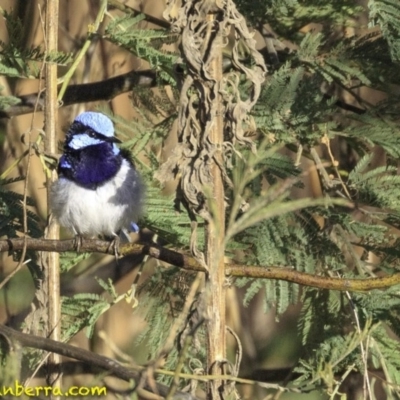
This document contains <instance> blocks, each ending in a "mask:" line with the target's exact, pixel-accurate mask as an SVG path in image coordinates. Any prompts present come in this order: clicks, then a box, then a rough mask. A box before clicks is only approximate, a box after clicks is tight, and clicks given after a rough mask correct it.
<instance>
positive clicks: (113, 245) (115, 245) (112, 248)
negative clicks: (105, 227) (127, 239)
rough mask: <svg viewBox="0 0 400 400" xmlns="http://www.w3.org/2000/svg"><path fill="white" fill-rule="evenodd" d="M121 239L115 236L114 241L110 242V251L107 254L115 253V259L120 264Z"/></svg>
mask: <svg viewBox="0 0 400 400" xmlns="http://www.w3.org/2000/svg"><path fill="white" fill-rule="evenodd" d="M120 241H121V239H120V237H119V236H118V235H117V234H114V239H113V240H112V241H111V242H110V244H109V245H108V249H107V252H111V251H113V252H114V255H115V259H116V260H117V262H118V257H119V244H120Z"/></svg>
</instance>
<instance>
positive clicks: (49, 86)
mask: <svg viewBox="0 0 400 400" xmlns="http://www.w3.org/2000/svg"><path fill="white" fill-rule="evenodd" d="M57 31H58V0H47V1H46V22H45V34H46V39H45V40H46V50H47V54H51V53H52V52H55V51H57V39H58V34H57V33H58V32H57ZM45 82H46V95H45V111H44V116H45V124H44V130H45V133H46V140H45V152H46V153H50V154H55V153H57V135H56V129H57V113H58V101H57V64H55V63H52V62H47V63H46V67H45ZM56 179H57V174H56V172H55V171H52V172H51V175H50V178H47V187H48V188H49V187H50V185H51V183H52V182H54V181H55V180H56ZM49 194H50V192H49V191H48V192H47V205H48V206H49ZM48 208H49V207H48ZM46 238H48V239H55V240H57V239H59V227H58V224H57V223H56V222H55V221H51V222H50V224H49V225H48V227H47V235H46ZM46 264H47V265H45V268H47V270H46V272H45V273H46V278H47V279H46V282H45V283H46V285H47V294H48V335H49V337H50V338H51V339H53V340H56V341H60V339H61V306H60V272H59V254H58V253H55V252H54V253H53V252H49V253H48V254H47V263H46ZM48 362H49V365H52V366H54V365H57V364H59V363H60V362H61V358H60V356H59V355H58V354H56V353H50V357H49V359H48ZM60 376H61V375H60V373H59V372H58V371H57V370H56V369H55V368H54V367H51V369H50V372H49V376H48V381H49V384H51V385H52V386H53V387H60V386H61V379H60Z"/></svg>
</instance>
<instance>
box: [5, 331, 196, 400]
mask: <svg viewBox="0 0 400 400" xmlns="http://www.w3.org/2000/svg"><path fill="white" fill-rule="evenodd" d="M0 335H1V336H4V337H5V338H8V339H10V340H11V341H16V342H19V343H20V344H21V345H22V346H23V347H32V348H34V349H39V350H45V351H49V352H52V353H55V354H60V355H62V356H65V357H70V358H74V359H76V360H79V361H82V362H84V363H87V364H89V365H91V366H95V367H99V368H102V369H104V370H105V371H108V372H110V373H111V374H112V375H114V376H116V377H118V378H120V379H122V380H124V381H127V382H129V381H131V380H134V381H135V382H139V381H141V374H140V373H139V372H136V371H132V370H131V369H129V368H126V367H124V366H122V365H121V364H120V363H119V362H117V361H115V360H113V359H112V358H109V357H105V356H101V355H99V354H96V353H93V352H91V351H88V350H85V349H82V348H80V347H76V346H71V345H69V344H66V343H62V342H58V341H55V340H52V339H48V338H44V337H41V336H36V335H28V334H25V333H21V332H18V331H16V330H14V329H12V328H9V327H7V326H5V325H2V324H0ZM143 388H144V389H145V390H147V391H149V392H152V393H157V394H159V395H161V396H166V395H167V393H168V390H169V388H168V386H166V385H163V384H161V383H158V382H154V381H153V382H151V383H149V382H147V381H145V383H144V385H143ZM174 399H176V400H178V399H182V400H197V398H196V397H194V396H192V395H190V394H189V393H183V392H177V393H176V395H175V396H174Z"/></svg>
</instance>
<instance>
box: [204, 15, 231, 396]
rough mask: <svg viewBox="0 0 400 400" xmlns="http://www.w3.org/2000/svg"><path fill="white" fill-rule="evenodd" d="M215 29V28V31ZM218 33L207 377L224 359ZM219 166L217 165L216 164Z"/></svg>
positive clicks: (216, 383)
mask: <svg viewBox="0 0 400 400" xmlns="http://www.w3.org/2000/svg"><path fill="white" fill-rule="evenodd" d="M208 19H209V25H208V26H209V29H215V26H216V25H217V24H214V23H213V21H214V19H215V14H209V15H208ZM217 29H218V28H217ZM220 36H221V33H220V32H218V33H217V37H215V39H214V41H213V44H212V46H218V47H219V48H217V49H215V50H216V51H215V53H214V54H215V56H214V59H213V61H212V64H211V74H212V76H211V78H212V79H214V82H215V83H214V84H215V86H216V89H215V91H214V93H216V94H217V95H216V96H215V98H214V100H213V101H214V102H215V104H214V105H215V107H211V109H214V110H216V113H215V115H212V118H213V122H214V124H213V127H212V129H211V132H210V140H211V142H212V143H213V144H214V146H215V147H216V148H217V149H219V150H217V151H216V152H215V155H214V160H213V161H212V166H211V176H212V183H213V186H212V188H211V191H212V192H211V196H210V209H211V214H212V218H211V219H210V221H208V223H207V224H206V253H205V258H206V263H207V266H208V269H209V275H208V280H207V287H206V293H207V309H208V313H207V316H208V318H207V344H208V354H207V370H208V373H210V374H221V371H219V369H218V368H219V365H221V362H223V361H224V360H225V358H226V355H225V340H226V335H225V287H224V283H225V265H224V242H225V204H224V201H225V200H224V198H225V196H224V183H223V179H222V174H221V170H220V167H219V166H218V164H219V165H222V164H223V157H222V152H221V149H222V143H223V140H224V136H223V134H224V132H223V121H222V114H223V113H222V99H221V95H220V94H219V85H220V84H221V81H222V78H223V70H222V46H221V44H222V40H221V37H220ZM217 163H218V164H217ZM221 385H222V381H221V380H213V381H209V382H208V388H207V398H208V399H209V400H211V399H219V398H220V394H219V389H220V387H221Z"/></svg>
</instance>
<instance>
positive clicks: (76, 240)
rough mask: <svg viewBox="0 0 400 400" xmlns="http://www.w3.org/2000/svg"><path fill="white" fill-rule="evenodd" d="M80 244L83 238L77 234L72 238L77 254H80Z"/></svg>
mask: <svg viewBox="0 0 400 400" xmlns="http://www.w3.org/2000/svg"><path fill="white" fill-rule="evenodd" d="M82 243H83V237H82V236H81V235H79V234H78V233H76V234H75V238H74V248H75V250H76V252H77V253H79V252H80V250H81V246H82Z"/></svg>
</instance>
